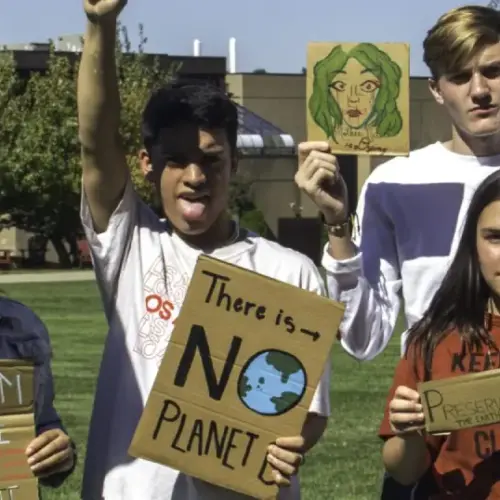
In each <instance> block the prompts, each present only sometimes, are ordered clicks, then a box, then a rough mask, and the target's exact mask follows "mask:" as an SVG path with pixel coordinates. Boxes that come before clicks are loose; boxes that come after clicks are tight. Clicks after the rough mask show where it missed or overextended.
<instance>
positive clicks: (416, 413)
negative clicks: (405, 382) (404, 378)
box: [389, 386, 425, 434]
mask: <svg viewBox="0 0 500 500" xmlns="http://www.w3.org/2000/svg"><path fill="white" fill-rule="evenodd" d="M389 421H390V424H391V427H392V430H393V431H394V432H396V433H397V434H405V433H409V432H415V431H418V430H422V429H423V428H424V424H425V416H424V410H423V406H422V404H421V402H420V395H419V393H418V392H417V391H415V390H413V389H410V388H409V387H405V386H399V387H398V388H397V389H396V391H395V393H394V397H393V398H392V401H391V402H390V404H389Z"/></svg>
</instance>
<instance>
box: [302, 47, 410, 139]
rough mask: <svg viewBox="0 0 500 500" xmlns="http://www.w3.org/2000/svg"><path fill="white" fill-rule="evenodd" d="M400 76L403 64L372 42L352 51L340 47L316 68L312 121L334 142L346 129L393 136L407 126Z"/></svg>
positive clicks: (311, 108)
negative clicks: (400, 102)
mask: <svg viewBox="0 0 500 500" xmlns="http://www.w3.org/2000/svg"><path fill="white" fill-rule="evenodd" d="M401 75H402V72H401V68H400V67H399V65H398V64H397V63H396V62H394V61H393V60H392V59H391V58H390V57H389V56H388V55H387V54H386V53H385V52H384V51H383V50H380V49H379V48H378V47H377V46H375V45H373V44H371V43H360V44H358V45H356V46H355V47H353V48H352V49H351V50H350V51H349V52H345V51H344V50H343V49H342V47H341V45H337V46H335V47H334V48H333V49H332V51H331V52H330V53H329V54H328V55H327V56H326V57H325V58H324V59H321V60H320V61H318V62H317V63H316V64H315V66H314V75H313V89H312V94H311V97H310V99H309V103H308V106H309V112H310V114H311V117H312V119H313V120H314V121H315V122H316V124H317V125H318V126H319V127H320V128H321V129H322V130H323V131H324V132H325V134H326V136H327V137H328V138H331V139H332V140H334V141H335V142H338V141H337V138H336V133H337V130H338V128H339V127H340V126H341V125H346V126H347V127H349V128H351V129H366V128H368V127H371V128H374V129H375V131H376V134H377V135H378V136H379V137H394V136H396V135H398V134H399V132H400V131H401V129H402V126H403V119H402V117H401V113H400V111H399V109H398V106H397V98H398V96H399V92H400V85H401Z"/></svg>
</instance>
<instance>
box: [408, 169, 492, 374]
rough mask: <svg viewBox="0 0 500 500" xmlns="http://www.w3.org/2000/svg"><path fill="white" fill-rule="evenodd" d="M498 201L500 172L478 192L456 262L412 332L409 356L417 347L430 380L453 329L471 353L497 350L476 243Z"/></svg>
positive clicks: (486, 286)
mask: <svg viewBox="0 0 500 500" xmlns="http://www.w3.org/2000/svg"><path fill="white" fill-rule="evenodd" d="M497 200H500V170H496V171H495V172H494V173H492V174H491V175H489V176H488V177H487V178H486V179H485V180H484V181H483V182H482V183H481V184H480V185H479V187H478V188H477V190H476V192H475V193H474V196H473V197H472V201H471V203H470V206H469V210H468V212H467V216H466V219H465V225H464V228H463V233H462V236H461V239H460V243H459V244H458V249H457V252H456V255H455V257H454V259H453V262H452V264H451V266H450V268H449V269H448V272H447V273H446V275H445V277H444V279H443V282H442V283H441V286H440V287H439V289H438V291H437V292H436V294H435V295H434V297H433V299H432V301H431V303H430V305H429V307H428V309H427V311H426V312H425V314H424V315H423V317H422V319H421V320H420V321H418V322H417V323H415V324H414V325H413V326H412V327H411V328H410V330H409V332H408V338H407V349H406V354H408V349H409V348H410V346H413V348H414V349H415V353H416V354H417V356H421V359H422V360H423V361H424V373H425V377H424V378H425V379H428V378H430V374H431V371H432V358H433V355H434V351H435V349H436V347H437V345H438V344H439V343H440V342H441V341H442V340H443V339H444V338H445V337H446V336H447V335H448V334H449V333H450V332H451V330H456V331H458V333H459V334H460V336H461V338H462V341H463V344H464V348H468V349H470V350H471V351H472V350H473V349H479V348H480V347H481V346H482V345H488V346H489V347H491V348H493V349H497V347H496V346H495V344H494V342H493V339H492V337H491V335H490V333H489V331H488V328H487V327H486V312H487V306H488V300H489V298H490V289H489V287H488V285H487V284H486V281H485V280H484V278H483V275H482V273H481V270H480V268H479V262H478V255H477V242H476V232H477V224H478V221H479V217H480V216H481V213H482V212H483V210H484V209H485V208H486V207H487V206H488V205H489V204H490V203H492V202H494V201H497ZM443 202H444V203H446V201H445V200H443ZM417 356H416V357H415V358H417ZM415 367H416V365H415Z"/></svg>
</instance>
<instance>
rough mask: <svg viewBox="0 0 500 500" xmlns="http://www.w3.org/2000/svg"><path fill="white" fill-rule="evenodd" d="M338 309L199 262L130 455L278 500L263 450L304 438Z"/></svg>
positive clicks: (315, 296)
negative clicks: (292, 438)
mask: <svg viewBox="0 0 500 500" xmlns="http://www.w3.org/2000/svg"><path fill="white" fill-rule="evenodd" d="M318 278H319V279H321V277H319V276H318ZM343 312H344V306H343V305H342V304H339V303H337V302H334V301H332V300H330V299H328V298H326V297H323V296H320V295H318V294H316V293H313V292H309V291H306V290H303V289H300V288H297V287H294V286H291V285H288V284H285V283H282V282H279V281H276V280H273V279H270V278H268V277H265V276H262V275H260V274H257V273H254V272H251V271H247V270H244V269H241V268H239V267H235V266H232V265H230V264H227V263H224V262H221V261H219V260H215V259H212V258H209V257H206V256H202V257H200V258H199V260H198V262H197V265H196V269H195V271H194V275H193V278H192V280H191V282H190V285H189V289H188V292H187V295H186V299H185V301H184V305H183V306H182V309H181V311H180V314H179V316H178V318H177V320H176V322H175V328H174V331H173V333H172V338H171V339H170V342H169V345H168V347H167V350H166V353H165V356H164V358H163V361H162V364H161V366H160V369H159V372H158V375H157V377H156V380H155V383H154V385H153V389H152V391H151V394H150V396H149V398H148V400H147V403H146V408H145V410H144V413H143V414H142V417H141V419H140V422H139V425H138V427H137V429H136V432H135V435H134V438H133V441H132V444H131V447H130V450H129V453H130V454H131V455H132V456H134V457H140V458H145V459H148V460H152V461H154V462H158V463H161V464H165V465H168V466H171V467H173V468H174V469H177V470H179V471H181V472H184V473H185V474H188V475H190V476H194V477H196V478H199V479H203V480H205V481H207V482H209V483H212V484H215V485H218V486H222V487H224V488H228V489H232V490H234V491H238V492H240V493H243V494H246V495H250V496H252V497H255V498H275V497H276V494H277V491H278V488H277V486H276V485H275V484H274V482H273V481H272V479H271V475H270V470H269V466H268V465H267V462H266V450H267V447H268V445H269V444H271V443H272V442H274V441H275V440H276V438H278V437H280V436H296V435H299V434H300V432H301V429H302V425H303V424H304V421H305V418H306V416H307V413H308V409H309V406H310V403H311V400H312V397H313V394H314V391H315V388H316V387H317V385H318V383H319V380H320V377H321V374H322V373H323V371H324V367H325V364H326V363H327V361H328V359H329V356H330V350H331V347H332V344H333V342H334V340H335V337H336V333H337V331H338V328H339V325H340V322H341V320H342V317H343Z"/></svg>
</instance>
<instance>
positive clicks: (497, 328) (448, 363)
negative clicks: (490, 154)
mask: <svg viewBox="0 0 500 500" xmlns="http://www.w3.org/2000/svg"><path fill="white" fill-rule="evenodd" d="M443 203H446V200H445V199H443ZM499 347H500V171H496V172H495V173H493V174H491V175H490V176H489V177H487V178H486V179H485V180H484V181H483V183H482V184H481V185H480V186H479V187H478V189H477V190H476V192H475V194H474V196H473V198H472V201H471V204H470V207H469V211H468V214H467V217H466V220H465V225H464V228H463V233H462V237H461V239H460V242H459V244H458V248H457V251H456V255H455V257H454V259H453V262H452V264H451V266H450V268H449V270H448V272H447V274H446V276H445V278H444V280H443V282H442V284H441V287H440V288H439V290H438V291H437V293H436V295H435V296H434V298H433V300H432V302H431V304H430V306H429V308H428V309H427V311H426V313H425V314H424V316H423V317H422V319H421V320H420V321H419V322H417V323H416V324H414V325H413V326H412V327H411V329H410V330H409V334H408V339H407V345H406V354H405V356H404V358H403V359H402V360H401V361H400V362H399V364H398V366H397V368H396V372H395V375H394V382H393V385H392V388H391V390H390V392H389V396H388V399H387V405H386V409H385V415H384V419H383V422H382V425H381V427H380V431H379V435H380V436H381V437H382V438H383V439H384V441H385V443H384V447H383V461H384V465H385V468H386V471H387V473H388V474H390V475H391V476H392V477H393V478H394V479H396V480H397V481H398V482H399V483H401V484H407V485H410V484H414V483H416V482H417V481H419V480H421V479H422V478H424V477H432V479H433V481H434V483H435V490H436V495H435V496H432V495H431V496H429V494H428V493H426V495H425V497H424V496H422V497H419V496H418V495H417V494H416V495H415V499H417V498H433V499H434V498H435V499H441V498H443V499H444V498H446V499H450V498H453V499H471V500H486V499H500V451H497V450H500V424H494V425H488V426H483V427H477V428H472V429H463V430H459V431H456V432H452V433H451V434H449V435H447V436H439V437H438V436H430V435H426V433H425V430H424V429H425V419H424V414H423V409H422V405H421V402H420V397H419V394H418V392H417V384H418V383H419V382H422V381H427V380H436V379H443V378H448V377H454V376H458V375H462V374H465V373H472V372H482V371H485V370H490V369H494V368H499V367H500V351H499ZM499 391H500V386H499ZM395 500H396V499H395Z"/></svg>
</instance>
